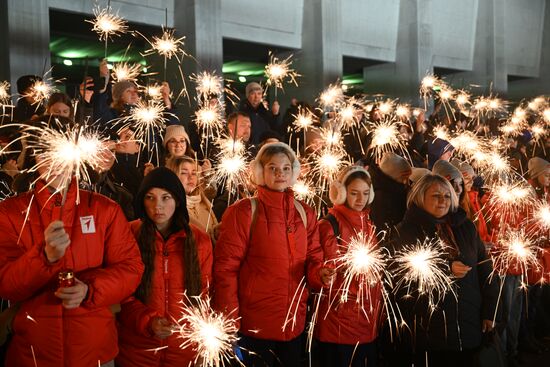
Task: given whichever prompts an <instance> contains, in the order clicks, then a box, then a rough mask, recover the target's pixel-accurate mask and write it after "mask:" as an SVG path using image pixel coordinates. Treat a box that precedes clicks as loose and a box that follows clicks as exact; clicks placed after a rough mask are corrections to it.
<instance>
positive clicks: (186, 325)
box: [177, 297, 239, 367]
mask: <svg viewBox="0 0 550 367" xmlns="http://www.w3.org/2000/svg"><path fill="white" fill-rule="evenodd" d="M186 298H187V297H186ZM193 298H194V302H191V301H189V302H187V303H184V304H183V306H182V316H181V318H180V319H179V320H178V325H179V326H178V330H177V332H178V334H179V335H178V338H180V339H182V340H183V341H182V343H181V344H180V348H182V349H186V348H189V347H191V348H193V350H194V351H196V352H197V356H196V358H195V363H198V362H199V361H202V364H201V365H204V366H209V367H221V366H224V365H225V364H226V363H227V364H228V365H229V364H230V363H231V361H232V360H233V359H234V358H236V357H235V355H234V352H233V345H234V344H236V342H237V341H238V340H239V337H238V331H239V329H238V328H237V320H235V319H231V318H228V317H227V316H225V315H223V314H222V313H219V312H215V311H213V310H212V308H211V307H210V299H209V298H206V299H202V298H200V297H193ZM193 303H195V305H191V304H193ZM187 304H189V306H188V305H187Z"/></svg>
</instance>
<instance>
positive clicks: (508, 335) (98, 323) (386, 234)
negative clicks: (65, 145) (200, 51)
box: [0, 62, 550, 367]
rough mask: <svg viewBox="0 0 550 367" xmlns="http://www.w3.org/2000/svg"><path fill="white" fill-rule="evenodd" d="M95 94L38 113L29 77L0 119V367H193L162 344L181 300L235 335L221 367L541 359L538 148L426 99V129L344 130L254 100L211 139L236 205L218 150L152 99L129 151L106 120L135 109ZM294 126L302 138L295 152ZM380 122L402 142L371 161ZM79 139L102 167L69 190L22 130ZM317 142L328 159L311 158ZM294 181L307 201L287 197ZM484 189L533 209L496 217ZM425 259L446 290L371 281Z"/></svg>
mask: <svg viewBox="0 0 550 367" xmlns="http://www.w3.org/2000/svg"><path fill="white" fill-rule="evenodd" d="M111 79H112V78H111V76H110V72H109V69H108V68H107V64H106V62H103V63H102V64H101V66H100V78H99V79H96V80H94V79H93V78H88V79H86V80H85V81H84V82H83V85H82V86H81V90H80V92H81V95H80V96H79V97H78V100H79V103H78V104H75V103H74V102H73V101H72V100H71V98H70V97H68V96H67V95H65V94H62V93H54V94H52V95H51V96H50V97H49V99H48V100H46V101H42V100H36V99H33V94H32V93H29V89H31V88H33V85H34V83H36V82H37V81H40V77H37V76H32V75H29V76H24V77H21V78H20V79H19V80H18V83H17V91H18V94H19V95H20V98H19V99H18V101H17V105H16V106H15V107H14V108H13V109H12V108H10V107H9V106H4V108H3V111H4V116H3V117H2V122H3V125H4V126H3V127H1V128H0V136H1V144H2V146H3V147H4V149H3V150H2V155H1V158H2V167H1V171H0V179H1V180H2V194H3V196H4V197H5V199H4V200H3V201H2V202H1V203H0V213H1V214H2V215H0V232H1V233H2V236H1V238H0V279H1V281H0V297H1V298H2V300H3V301H2V310H3V311H2V314H1V316H0V343H1V344H2V351H3V352H2V353H5V355H3V356H2V359H3V361H4V362H3V363H4V364H5V365H6V366H38V367H49V366H52V367H53V366H98V365H99V366H122V367H124V366H148V367H149V366H187V365H202V364H203V363H206V362H207V361H205V359H204V356H203V355H200V354H199V353H198V352H197V348H196V346H194V345H193V344H186V343H185V340H182V337H181V335H180V333H178V328H181V327H183V328H185V327H186V325H185V323H184V324H183V325H179V324H178V320H179V319H180V315H181V307H182V305H189V306H193V304H194V302H196V299H197V298H202V299H210V298H211V300H212V302H211V307H212V310H213V311H216V312H219V313H221V314H222V315H224V317H227V318H228V319H231V320H234V322H235V324H236V326H237V328H238V341H237V343H236V345H234V346H233V351H234V357H233V360H229V361H226V365H238V364H239V363H242V365H245V366H290V367H291V366H301V365H305V364H304V363H307V360H308V359H309V360H310V361H313V362H314V363H317V364H318V365H320V366H327V367H329V366H363V367H364V366H368V367H373V366H413V365H414V366H474V365H491V366H499V365H501V366H504V365H505V363H506V364H507V365H508V366H516V365H519V364H520V363H521V360H520V356H521V355H520V351H526V352H537V351H543V350H547V346H546V345H545V344H544V343H543V340H544V338H545V337H547V336H548V333H549V332H550V318H549V316H550V314H549V313H548V310H549V308H548V307H550V302H549V300H550V299H549V298H550V297H549V296H550V293H549V292H548V286H547V285H546V284H545V281H546V280H547V279H548V273H549V272H550V256H549V254H548V252H547V250H546V245H547V244H548V230H549V228H550V226H545V225H544V223H542V222H539V221H537V220H535V219H536V218H537V217H536V208H538V207H539V206H541V207H543V206H544V205H546V204H550V202H549V199H550V198H549V197H548V190H550V162H549V161H548V159H549V157H548V155H547V153H550V150H548V149H550V138H549V139H546V137H543V138H542V139H538V140H537V139H535V137H534V131H533V129H532V127H533V126H534V124H535V122H536V121H534V120H533V119H534V118H531V120H530V119H529V116H527V117H525V124H524V125H523V126H522V128H521V129H520V130H519V132H518V133H515V134H506V133H504V132H503V130H502V129H500V128H501V127H502V126H503V125H505V124H506V123H507V121H508V120H507V119H506V120H503V121H499V120H498V119H497V118H495V117H494V116H484V117H483V116H482V118H480V117H479V116H476V117H474V115H473V114H470V115H469V116H468V115H466V114H465V113H463V111H459V110H458V109H456V108H455V109H452V110H451V111H450V112H449V108H448V105H446V102H445V100H443V99H441V98H438V97H437V96H435V97H436V98H435V108H434V109H433V112H432V113H431V114H430V115H429V116H428V115H427V113H428V112H427V111H426V110H425V109H423V108H418V109H417V110H415V111H416V113H414V114H410V116H399V117H395V115H392V116H393V117H392V120H390V119H388V118H387V115H386V112H385V111H384V109H383V108H382V104H383V103H385V102H383V101H373V102H372V103H370V104H368V105H367V104H364V103H362V102H359V99H355V98H356V97H353V98H354V99H353V100H352V101H354V102H353V106H354V110H353V116H352V121H353V123H352V124H348V125H346V124H345V123H343V122H342V121H343V120H342V116H341V115H339V110H338V108H327V106H326V105H325V106H323V105H322V104H321V107H312V106H311V105H310V104H308V103H307V102H298V101H296V100H293V101H292V104H291V106H289V108H288V109H287V111H286V112H285V113H282V111H281V110H280V106H279V103H278V102H277V101H275V102H273V103H272V104H271V106H270V105H269V104H268V103H267V102H266V101H265V100H264V97H265V93H264V92H265V91H264V90H263V88H262V86H261V85H260V84H259V83H255V82H252V83H249V84H248V85H247V86H246V90H245V95H244V96H243V98H242V100H241V102H240V104H239V105H238V106H236V108H235V111H234V112H232V113H230V114H229V115H228V116H227V117H226V118H225V119H223V121H225V125H224V131H223V134H222V135H223V136H224V137H226V138H227V141H230V142H231V143H232V148H231V149H232V151H233V152H234V150H235V143H236V142H239V143H240V144H241V146H242V150H243V152H244V153H243V157H251V158H252V159H251V160H250V161H249V163H248V166H247V169H246V174H245V176H246V180H245V182H239V183H235V182H233V185H230V184H228V183H229V181H230V179H227V178H226V181H223V180H217V181H216V180H211V178H212V177H219V175H216V173H217V172H219V171H220V170H222V167H221V165H222V160H223V155H224V153H225V152H226V150H224V149H226V148H225V147H224V145H223V143H221V144H219V145H216V144H214V142H213V141H209V140H212V139H210V138H211V137H207V136H205V135H204V131H203V130H201V129H200V126H198V125H197V124H196V123H194V122H193V121H190V119H189V118H187V117H185V116H178V111H177V108H176V107H177V106H176V105H175V103H174V102H173V101H172V99H171V91H170V86H169V84H168V83H167V82H164V83H162V88H161V97H160V103H161V104H162V106H163V120H164V124H165V125H166V126H165V128H163V129H162V131H160V132H158V133H157V134H153V136H147V138H146V139H137V138H136V135H135V134H136V130H137V128H136V126H135V125H133V124H132V121H131V120H130V121H128V120H126V122H125V123H124V125H123V126H122V127H121V126H120V125H116V124H115V122H116V121H119V120H121V119H124V118H127V117H128V116H131V111H132V109H134V108H136V104H138V103H139V101H140V100H141V99H142V98H144V97H143V96H142V91H141V89H140V88H139V86H138V84H137V83H135V82H133V81H128V80H119V81H116V82H113V81H112V80H111ZM432 97H433V96H432ZM218 99H219V96H211V98H209V99H208V101H206V102H205V101H202V103H208V104H216V103H220V101H219V100H218ZM540 103H542V105H543V106H546V107H549V106H550V105H549V101H548V99H543V102H540ZM542 108H544V107H540V106H539V110H540V109H542ZM549 111H550V110H549ZM303 113H307V114H309V116H310V117H311V118H312V120H311V121H312V124H311V126H308V127H307V128H304V131H303V134H302V131H300V132H298V133H296V131H295V130H294V128H295V125H296V123H295V120H296V119H297V116H298V115H299V114H303ZM532 116H534V114H532ZM178 117H179V118H178ZM388 122H389V124H390V125H391V126H395V127H397V129H398V132H397V135H396V136H395V138H396V139H398V143H396V144H391V143H385V144H378V143H377V141H376V139H377V138H376V132H375V129H376V128H377V127H379V126H381V125H380V124H384V123H388ZM549 122H550V121H549ZM549 122H547V123H549ZM81 125H82V126H84V125H93V126H94V127H95V128H97V130H98V131H100V133H101V134H102V136H103V137H104V144H105V146H106V147H107V149H106V152H105V154H104V157H103V159H102V160H101V161H100V162H99V164H97V165H95V166H89V167H87V168H86V172H87V174H86V175H85V179H82V178H81V179H80V180H77V179H76V178H74V177H73V178H72V179H71V180H69V182H64V181H63V180H62V177H64V176H63V173H64V172H60V169H59V167H58V166H56V164H55V162H53V163H52V162H50V163H48V164H41V162H43V160H44V150H40V149H36V144H34V143H33V141H32V139H33V138H36V136H32V137H31V136H26V135H25V133H24V131H25V130H24V129H22V128H21V127H22V126H35V127H44V128H47V129H54V130H56V131H63V130H65V129H69V128H72V127H74V126H81ZM442 127H444V129H445V130H444V131H445V132H446V133H447V135H442V133H441V132H442V131H443V130H442ZM327 131H330V132H332V133H334V132H335V131H337V132H338V133H339V134H340V135H341V140H338V142H336V143H334V142H327V140H326V136H325V135H326V134H325V133H326V132H327ZM468 131H469V132H470V133H471V135H467V136H468V137H470V138H471V139H472V141H474V140H475V139H477V138H479V139H482V140H483V141H484V142H487V144H486V146H489V143H488V142H489V141H493V140H495V139H499V140H495V141H498V142H499V143H498V144H500V145H495V146H494V148H491V149H492V150H490V152H498V154H501V155H502V157H504V158H505V160H506V162H505V165H506V167H509V170H502V171H498V170H495V169H494V167H489V166H491V164H488V165H486V166H485V167H484V166H482V165H480V164H478V163H479V162H478V161H476V159H473V158H472V156H473V154H474V153H475V152H465V149H464V147H462V146H461V147H459V146H454V145H453V144H455V145H456V143H454V141H453V140H452V139H451V138H450V137H451V136H452V134H462V133H464V132H468ZM302 137H303V138H302ZM206 141H208V144H210V145H211V146H209V147H208V149H205V146H206V144H207V143H205V142H206ZM456 141H458V140H456ZM480 141H481V140H480ZM151 147H154V149H153V148H151ZM332 147H334V149H335V151H338V152H343V153H345V154H344V157H343V158H342V159H341V160H340V162H338V164H337V166H336V167H337V168H336V169H333V170H332V171H323V170H322V167H321V168H319V167H316V165H317V164H318V157H319V152H324V151H326V149H329V148H332ZM381 147H383V149H382V148H381ZM473 150H478V153H479V148H476V147H474V148H473ZM65 173H66V172H65ZM308 180H309V181H308ZM306 181H308V182H311V183H312V184H311V186H312V187H313V192H314V195H312V196H308V197H305V196H301V193H300V192H298V189H297V188H296V185H297V183H299V182H302V183H303V182H306ZM498 184H503V185H504V184H508V185H509V186H511V187H518V186H520V185H524V186H525V187H527V185H529V189H528V193H527V194H526V196H525V197H522V198H519V197H518V198H515V199H514V198H512V199H510V200H511V201H512V203H507V202H505V203H504V204H503V201H504V200H503V199H502V198H500V197H499V196H498V195H499V192H497V191H498V190H499V189H498V187H499V186H497V185H498ZM522 187H523V186H522ZM293 188H294V189H293ZM498 200H501V201H498ZM495 203H497V204H495ZM499 205H500V206H499ZM511 205H516V206H513V207H512V208H513V210H511V211H510V210H509V211H506V210H505V209H504V207H506V208H510V207H511ZM520 230H525V232H522V233H525V236H524V238H520V239H519V240H525V241H526V240H527V237H528V234H529V236H530V237H529V238H531V239H532V240H533V245H532V246H531V247H525V248H523V251H524V252H528V251H531V248H535V245H534V244H535V242H536V248H537V251H535V252H533V258H534V260H533V261H531V262H527V261H525V262H521V258H520V256H519V255H517V256H516V255H514V253H512V250H510V248H511V247H513V246H512V245H510V244H509V243H506V241H505V238H506V236H507V235H508V234H509V233H511V232H513V231H520ZM514 233H515V232H514ZM358 239H359V242H360V243H363V245H364V244H365V243H366V244H368V246H366V247H364V248H363V250H364V251H378V250H380V251H382V252H379V254H381V255H380V256H381V257H382V258H384V259H385V260H381V261H383V262H381V263H380V264H382V266H381V267H382V270H381V271H380V272H378V273H376V274H375V275H377V276H374V277H373V276H372V274H371V273H374V271H373V270H372V269H373V267H372V266H373V265H372V264H371V265H370V266H371V267H370V268H368V269H371V270H365V271H364V272H365V273H363V274H361V273H360V272H359V273H355V275H354V274H353V273H352V275H350V270H349V269H348V268H347V266H349V264H348V263H345V262H344V260H343V259H344V258H345V256H346V254H349V253H350V252H351V249H352V248H353V246H355V245H357V242H358ZM361 241H362V242H361ZM434 241H436V242H437V243H438V246H439V247H434V248H436V249H438V250H437V251H436V253H435V255H434V256H436V257H437V258H438V259H439V261H438V262H436V263H435V264H436V267H437V272H438V273H440V274H441V276H442V278H444V279H447V280H448V284H443V285H440V286H438V287H437V289H428V290H427V289H423V287H422V285H421V284H417V283H415V282H414V281H413V282H412V283H411V284H410V285H409V286H407V287H399V286H396V283H400V281H399V279H397V278H394V279H393V281H390V280H388V279H387V278H386V277H385V276H384V274H391V275H392V276H395V277H398V276H399V274H401V273H402V271H403V269H402V268H400V266H399V263H398V262H396V261H390V259H396V258H398V257H399V256H400V254H403V253H404V252H406V251H408V250H410V249H411V246H425V248H426V249H428V248H429V244H430V243H434ZM354 244H355V245H354ZM348 250H349V251H348ZM514 256H515V257H514ZM518 258H519V260H518ZM502 259H506V261H504V264H503V261H502ZM356 260H358V261H361V260H363V261H367V260H368V259H367V260H365V259H363V258H359V259H356ZM497 260H498V261H497ZM363 266H364V267H366V266H367V265H365V264H363ZM369 271H370V272H371V273H369V274H371V275H370V276H369V277H367V275H366V273H367V272H369ZM390 278H391V277H390ZM409 280H410V279H409ZM401 281H402V282H404V281H407V279H401ZM436 286H437V284H436ZM182 345H183V346H182ZM489 347H492V348H493V350H496V352H495V354H493V355H491V353H487V350H488V349H490V348H489ZM504 360H506V361H504ZM499 361H500V362H499ZM483 363H485V364H483ZM499 363H501V364H499Z"/></svg>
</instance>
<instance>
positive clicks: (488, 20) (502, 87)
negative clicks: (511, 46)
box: [454, 0, 508, 96]
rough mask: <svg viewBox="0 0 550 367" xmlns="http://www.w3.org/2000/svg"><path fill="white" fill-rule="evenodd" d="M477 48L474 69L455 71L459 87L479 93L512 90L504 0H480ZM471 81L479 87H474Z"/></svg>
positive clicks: (456, 84) (503, 94)
mask: <svg viewBox="0 0 550 367" xmlns="http://www.w3.org/2000/svg"><path fill="white" fill-rule="evenodd" d="M478 6H479V9H478V12H477V20H476V35H475V50H474V60H473V68H472V71H468V72H464V73H458V74H456V75H455V78H454V80H455V81H456V83H454V84H455V85H454V86H455V87H459V88H467V89H471V90H472V92H473V93H475V94H483V95H488V94H489V93H491V92H493V93H498V94H499V95H501V96H505V95H506V92H507V91H508V73H507V71H506V56H505V55H506V49H505V43H504V27H505V24H504V6H505V4H504V0H487V1H479V2H478ZM470 85H475V86H479V87H473V88H470V87H469V86H470Z"/></svg>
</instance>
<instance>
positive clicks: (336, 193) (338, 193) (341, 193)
mask: <svg viewBox="0 0 550 367" xmlns="http://www.w3.org/2000/svg"><path fill="white" fill-rule="evenodd" d="M356 172H362V173H364V174H366V175H367V177H368V178H369V179H370V175H369V173H368V172H367V170H366V169H364V168H363V167H361V166H348V167H345V168H344V169H342V170H341V171H340V172H339V173H338V176H337V178H336V179H335V180H334V181H332V183H331V184H330V189H329V193H328V195H329V198H330V201H332V203H333V204H334V205H342V204H344V203H345V202H346V198H347V195H348V193H347V191H346V186H345V182H346V180H347V179H348V177H349V176H350V175H352V174H353V173H356ZM373 200H374V188H373V187H372V182H371V184H370V191H369V198H368V200H367V205H370V204H371V203H372V201H373Z"/></svg>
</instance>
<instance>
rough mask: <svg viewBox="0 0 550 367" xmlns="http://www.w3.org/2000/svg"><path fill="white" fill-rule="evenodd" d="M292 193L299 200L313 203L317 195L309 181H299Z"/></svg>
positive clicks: (293, 187)
mask: <svg viewBox="0 0 550 367" xmlns="http://www.w3.org/2000/svg"><path fill="white" fill-rule="evenodd" d="M292 191H294V195H295V196H296V198H297V199H298V200H302V201H305V202H306V203H312V201H313V199H314V198H315V196H316V195H317V194H316V192H315V188H314V186H313V184H312V183H311V182H310V181H309V180H298V181H297V182H296V183H295V184H294V185H293V186H292Z"/></svg>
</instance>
